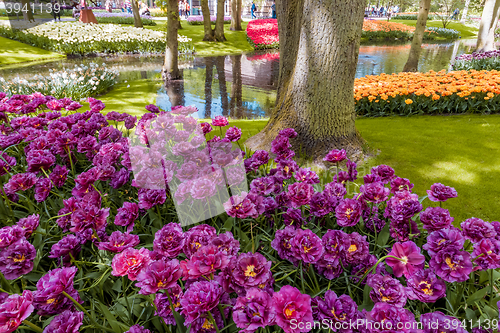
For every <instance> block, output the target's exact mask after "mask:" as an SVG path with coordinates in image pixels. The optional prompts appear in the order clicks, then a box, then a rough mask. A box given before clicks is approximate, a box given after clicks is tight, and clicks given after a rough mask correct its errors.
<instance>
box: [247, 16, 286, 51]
mask: <svg viewBox="0 0 500 333" xmlns="http://www.w3.org/2000/svg"><path fill="white" fill-rule="evenodd" d="M246 32H247V39H248V42H249V43H250V44H251V45H252V46H253V48H254V49H256V50H263V49H277V48H279V40H280V36H279V33H278V20H277V19H261V20H252V21H250V22H248V25H247V30H246Z"/></svg>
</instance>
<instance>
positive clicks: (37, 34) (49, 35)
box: [0, 22, 194, 55]
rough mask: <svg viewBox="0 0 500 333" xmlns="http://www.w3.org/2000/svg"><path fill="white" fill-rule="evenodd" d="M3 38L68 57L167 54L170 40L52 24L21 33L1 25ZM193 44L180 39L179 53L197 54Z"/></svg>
mask: <svg viewBox="0 0 500 333" xmlns="http://www.w3.org/2000/svg"><path fill="white" fill-rule="evenodd" d="M0 35H2V36H5V37H8V38H11V39H15V40H19V41H21V42H24V43H26V44H30V45H34V46H37V47H40V48H42V49H45V50H50V51H55V52H60V53H65V54H78V55H86V54H94V53H126V52H131V53H163V52H165V45H166V38H165V34H164V33H163V32H161V31H153V30H149V29H142V28H134V27H122V26H119V25H116V24H85V23H81V22H58V23H56V22H50V23H45V24H42V25H38V26H35V27H33V28H29V29H27V30H23V31H19V30H12V29H10V28H9V27H6V26H2V25H0ZM193 51H194V48H193V46H192V44H191V40H190V39H188V38H186V37H183V36H179V53H189V52H193Z"/></svg>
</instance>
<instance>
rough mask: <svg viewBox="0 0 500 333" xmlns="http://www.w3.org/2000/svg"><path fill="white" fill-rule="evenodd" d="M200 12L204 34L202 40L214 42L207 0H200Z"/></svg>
mask: <svg viewBox="0 0 500 333" xmlns="http://www.w3.org/2000/svg"><path fill="white" fill-rule="evenodd" d="M201 13H202V14H203V30H204V32H205V36H204V37H203V40H204V41H206V42H215V36H214V30H213V29H212V23H211V22H210V8H208V0H201Z"/></svg>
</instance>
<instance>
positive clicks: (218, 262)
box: [181, 245, 229, 280]
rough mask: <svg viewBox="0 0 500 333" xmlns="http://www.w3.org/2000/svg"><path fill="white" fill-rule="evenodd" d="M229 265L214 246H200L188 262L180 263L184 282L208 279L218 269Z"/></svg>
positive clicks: (225, 256) (223, 253)
mask: <svg viewBox="0 0 500 333" xmlns="http://www.w3.org/2000/svg"><path fill="white" fill-rule="evenodd" d="M228 264H229V258H228V257H227V254H226V253H225V252H222V251H219V248H218V247H217V246H215V245H205V246H202V247H201V248H200V249H199V250H198V251H196V253H195V254H193V256H192V257H191V258H190V259H188V260H183V261H182V262H181V267H182V270H183V276H184V278H183V279H184V280H187V279H190V280H195V279H197V278H199V277H202V276H205V277H209V276H210V274H213V273H215V271H217V270H218V269H224V268H225V267H226V266H227V265H228Z"/></svg>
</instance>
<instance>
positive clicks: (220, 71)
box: [215, 57, 229, 114]
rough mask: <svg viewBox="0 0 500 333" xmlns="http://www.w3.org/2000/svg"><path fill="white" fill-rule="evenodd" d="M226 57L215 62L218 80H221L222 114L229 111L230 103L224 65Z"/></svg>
mask: <svg viewBox="0 0 500 333" xmlns="http://www.w3.org/2000/svg"><path fill="white" fill-rule="evenodd" d="M224 59H225V58H224V57H218V58H217V59H216V60H215V68H216V69H217V78H218V80H219V92H220V104H221V107H222V113H223V114H224V113H226V112H227V110H228V109H229V101H228V98H227V86H226V70H225V66H224V65H225V64H224Z"/></svg>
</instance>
